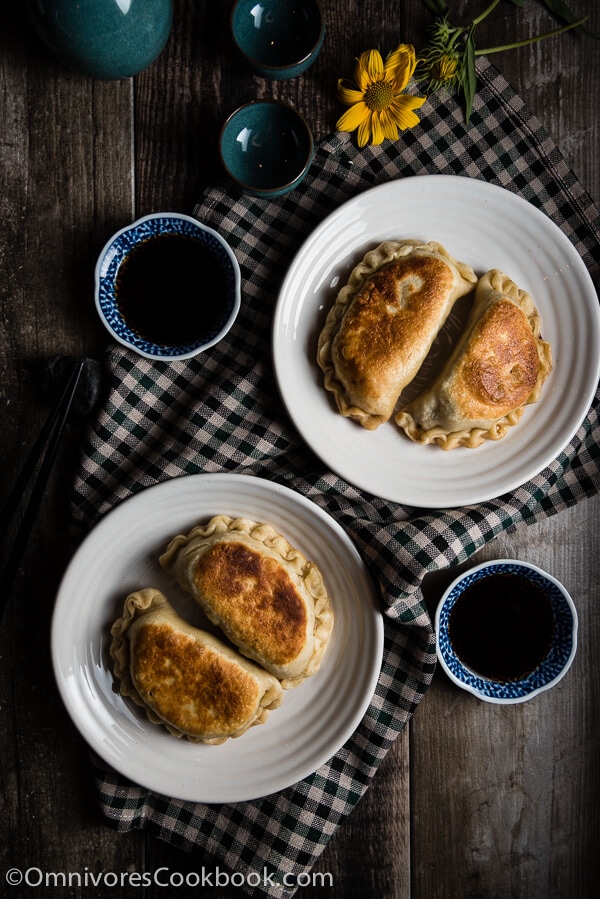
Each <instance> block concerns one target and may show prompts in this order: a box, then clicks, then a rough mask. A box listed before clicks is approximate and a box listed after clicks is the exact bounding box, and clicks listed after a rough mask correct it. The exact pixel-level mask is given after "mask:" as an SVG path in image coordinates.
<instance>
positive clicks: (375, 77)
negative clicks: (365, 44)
mask: <svg viewBox="0 0 600 899" xmlns="http://www.w3.org/2000/svg"><path fill="white" fill-rule="evenodd" d="M383 73H384V65H383V59H382V57H381V53H380V52H379V50H365V52H364V53H361V55H360V56H359V58H358V60H357V63H356V69H355V71H354V78H355V80H356V83H357V84H358V86H359V88H360V89H361V91H366V89H367V88H368V87H369V85H370V84H372V83H373V82H374V81H380V80H381V79H382V78H383Z"/></svg>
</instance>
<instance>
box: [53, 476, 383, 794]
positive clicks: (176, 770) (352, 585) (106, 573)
mask: <svg viewBox="0 0 600 899" xmlns="http://www.w3.org/2000/svg"><path fill="white" fill-rule="evenodd" d="M221 513H222V514H225V515H231V516H232V517H238V516H246V517H248V518H253V519H254V520H257V521H266V522H268V523H270V524H272V525H273V526H274V527H275V528H276V529H277V530H279V531H280V532H281V533H282V534H283V535H284V536H285V537H287V539H288V540H289V541H290V542H291V543H292V544H293V545H295V546H297V547H298V549H300V550H301V551H302V552H303V553H304V554H305V555H306V556H307V557H308V558H310V559H312V560H313V561H314V562H315V563H316V564H317V565H318V566H319V568H320V569H321V572H322V574H323V577H324V579H325V582H326V586H327V589H328V591H329V593H330V596H331V600H332V604H333V608H334V614H335V624H334V630H333V634H332V638H331V643H330V645H329V646H328V648H327V654H326V656H325V658H324V660H323V664H322V666H321V669H320V671H319V672H318V673H317V674H315V675H314V676H313V677H312V678H310V679H309V680H307V681H306V682H305V683H304V684H301V685H300V686H299V687H296V688H295V689H294V690H290V691H287V692H286V694H285V696H284V700H283V703H282V705H281V706H280V707H279V708H278V709H276V710H275V711H274V712H273V713H272V714H271V715H270V716H269V719H268V721H267V722H266V724H263V725H258V726H256V727H253V728H251V729H250V730H249V731H248V732H247V733H246V734H244V735H243V736H242V737H240V738H238V739H235V740H228V741H227V742H226V743H223V744H222V745H220V746H205V745H197V744H193V743H190V742H189V741H187V740H183V739H182V740H179V739H177V738H176V737H173V736H171V735H170V734H169V733H167V731H166V730H165V729H164V728H162V727H160V726H159V725H154V724H150V722H149V721H148V720H147V718H146V716H145V715H144V713H143V712H142V711H141V710H140V709H139V708H137V706H135V705H134V704H133V703H130V702H129V700H125V699H123V697H121V696H120V695H119V694H118V693H116V692H115V691H114V689H113V678H112V675H111V665H110V657H109V653H108V650H109V646H110V639H111V638H110V627H111V625H112V623H113V622H114V621H115V619H116V618H118V617H119V615H120V614H121V611H122V608H123V601H124V599H125V597H126V596H127V594H128V593H129V592H131V591H132V590H136V589H138V588H141V587H144V586H155V587H158V588H159V589H162V590H163V591H164V592H165V593H166V595H167V596H168V597H169V599H170V600H171V601H172V602H173V605H174V606H175V607H176V608H177V609H178V611H179V612H180V614H182V615H184V616H186V617H187V618H188V620H190V621H192V622H194V614H196V615H197V612H196V613H195V609H194V608H193V602H192V601H190V600H189V599H188V598H187V597H185V595H184V594H183V592H181V591H180V590H179V589H178V588H177V587H176V586H174V584H173V583H172V582H171V580H170V578H169V577H168V576H167V575H166V574H165V572H164V571H163V570H162V569H161V568H160V566H159V564H158V561H157V558H158V555H159V554H160V552H162V551H163V550H164V548H165V547H166V545H167V543H168V541H169V540H170V538H171V537H172V536H174V535H175V534H177V533H180V532H183V533H186V532H187V531H188V530H190V529H191V528H192V527H193V526H194V525H195V524H199V523H201V522H203V521H206V520H207V519H208V518H210V517H211V516H213V515H217V514H221ZM382 653H383V621H382V618H381V614H380V613H379V611H378V610H377V599H376V593H375V589H374V586H373V582H372V581H371V579H370V577H369V574H368V572H367V570H366V568H365V566H364V563H363V562H362V560H361V557H360V555H359V554H358V551H357V550H356V548H355V546H354V544H353V543H352V542H351V540H350V539H349V537H348V536H347V535H346V533H345V531H344V530H343V529H342V528H341V527H340V526H339V525H338V524H337V523H336V522H335V521H334V520H333V519H332V518H330V517H329V516H328V515H327V514H326V513H325V512H323V511H322V510H321V509H320V508H319V507H318V506H315V505H314V503H312V502H310V501H309V500H307V499H305V498H304V497H302V496H300V495H299V494H296V493H294V492H293V491H292V490H290V489H288V488H286V487H281V486H279V485H277V484H274V483H271V482H269V481H265V480H262V479H261V478H254V477H248V476H245V475H235V474H206V475H192V476H189V477H180V478H177V479H175V480H172V481H167V482H165V483H164V484H159V485H157V486H155V487H151V488H149V489H147V490H144V491H143V492H142V493H139V494H137V495H136V496H134V497H132V498H130V499H128V500H126V501H125V502H123V503H122V504H121V505H119V506H117V507H116V509H114V510H113V511H112V512H110V513H109V514H108V515H107V516H106V517H105V518H103V519H102V520H101V521H100V522H99V524H98V525H97V526H96V527H95V528H94V530H93V531H92V532H91V533H90V535H89V537H88V538H87V539H86V540H85V541H84V543H83V544H82V545H81V547H80V548H79V550H78V551H77V553H76V554H75V556H74V557H73V559H72V561H71V564H70V565H69V567H68V569H67V572H66V574H65V576H64V578H63V581H62V583H61V586H60V589H59V593H58V597H57V600H56V606H55V611H54V617H53V622H52V658H53V665H54V672H55V675H56V679H57V683H58V687H59V690H60V693H61V695H62V698H63V701H64V703H65V705H66V707H67V710H68V712H69V713H70V715H71V717H72V718H73V721H74V722H75V724H76V726H77V727H78V729H79V730H80V732H81V734H82V735H83V737H84V738H85V739H86V740H87V742H88V743H89V745H90V746H91V747H92V748H93V749H94V750H95V751H96V752H97V753H98V755H100V756H101V758H103V759H104V760H105V761H106V762H107V763H108V764H109V765H111V766H112V767H113V768H115V769H116V770H117V771H119V772H120V773H121V774H123V775H125V776H126V777H128V778H130V779H131V780H132V781H134V782H136V783H138V784H141V785H142V786H144V787H147V788H149V789H151V790H154V791H156V792H158V793H162V794H164V795H166V796H172V797H174V798H178V799H185V800H190V801H197V802H238V801H242V800H246V799H253V798H256V797H259V796H264V795H267V794H269V793H274V792H276V791H277V790H281V789H283V788H284V787H287V786H290V785H291V784H293V783H296V782H297V781H299V780H301V779H302V778H304V777H307V776H308V775H309V774H311V773H312V772H313V771H316V770H317V768H319V767H320V766H321V765H322V764H323V763H324V762H326V761H327V759H329V758H330V757H331V756H333V755H334V754H335V753H336V752H337V751H338V749H339V748H340V747H341V746H342V745H343V744H344V743H345V742H346V740H347V739H348V738H349V737H350V736H351V735H352V733H353V732H354V730H355V729H356V727H357V726H358V724H359V723H360V721H361V719H362V717H363V715H364V713H365V712H366V710H367V707H368V705H369V702H370V700H371V697H372V695H373V691H374V689H375V685H376V683H377V679H378V676H379V671H380V668H381V660H382Z"/></svg>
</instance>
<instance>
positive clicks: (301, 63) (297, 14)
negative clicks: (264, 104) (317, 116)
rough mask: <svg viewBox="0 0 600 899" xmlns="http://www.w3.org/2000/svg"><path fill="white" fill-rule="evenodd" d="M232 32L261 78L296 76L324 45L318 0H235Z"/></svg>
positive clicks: (235, 41) (248, 61)
mask: <svg viewBox="0 0 600 899" xmlns="http://www.w3.org/2000/svg"><path fill="white" fill-rule="evenodd" d="M231 34H232V37H233V41H234V43H235V45H236V46H237V48H238V50H239V51H240V53H241V54H242V56H243V57H244V58H245V60H246V62H247V63H248V65H249V66H250V68H251V69H252V70H253V71H254V72H255V73H256V74H257V75H260V76H261V77H262V78H270V79H272V80H274V81H281V80H284V79H287V78H295V77H296V76H298V75H302V73H303V72H306V70H307V69H308V68H309V67H310V66H311V65H312V64H313V62H314V61H315V59H316V58H317V56H318V55H319V53H320V51H321V47H322V46H323V40H324V38H325V24H324V20H323V11H322V9H321V3H320V0H237V2H236V3H234V5H233V9H232V11H231Z"/></svg>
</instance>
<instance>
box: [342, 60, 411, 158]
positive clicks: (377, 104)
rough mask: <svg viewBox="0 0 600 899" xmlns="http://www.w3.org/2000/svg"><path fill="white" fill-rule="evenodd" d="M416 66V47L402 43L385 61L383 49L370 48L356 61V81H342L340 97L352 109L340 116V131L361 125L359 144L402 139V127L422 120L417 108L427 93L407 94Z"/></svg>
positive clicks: (359, 127)
mask: <svg viewBox="0 0 600 899" xmlns="http://www.w3.org/2000/svg"><path fill="white" fill-rule="evenodd" d="M415 66H416V57H415V49H414V47H412V46H411V45H410V44H400V46H399V47H397V48H396V49H395V50H394V51H393V52H392V53H390V54H389V56H388V57H387V59H386V61H385V63H384V61H383V58H382V56H381V53H380V52H379V50H367V51H365V52H364V53H362V54H361V55H360V56H359V58H358V59H357V61H356V66H355V69H354V81H353V82H352V81H351V82H349V81H345V80H344V79H343V78H340V80H339V81H338V98H339V99H340V100H341V101H342V103H344V104H345V105H346V106H349V107H350V109H348V110H346V112H345V113H344V114H343V116H341V118H340V119H339V120H338V122H337V125H336V128H337V129H338V130H339V131H355V130H356V129H357V128H358V145H359V147H364V146H366V144H368V143H371V144H380V143H382V142H383V140H384V138H386V137H387V138H389V139H390V140H398V128H400V129H401V130H404V129H405V128H413V127H414V126H415V125H418V124H419V119H418V117H417V115H416V114H415V112H414V110H415V109H418V108H419V107H420V106H422V105H423V103H424V102H425V99H426V98H425V97H412V96H410V95H408V94H404V93H403V91H404V89H405V88H406V86H407V84H408V82H409V81H410V79H411V78H412V75H413V72H414V70H415Z"/></svg>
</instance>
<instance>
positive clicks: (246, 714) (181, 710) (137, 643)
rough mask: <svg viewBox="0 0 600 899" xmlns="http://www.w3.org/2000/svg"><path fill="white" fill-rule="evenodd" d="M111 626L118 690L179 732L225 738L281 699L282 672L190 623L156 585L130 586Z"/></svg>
mask: <svg viewBox="0 0 600 899" xmlns="http://www.w3.org/2000/svg"><path fill="white" fill-rule="evenodd" d="M111 633H112V636H113V640H112V644H111V649H110V652H111V656H112V658H113V660H114V672H115V676H116V678H117V679H118V681H119V683H120V691H121V694H122V695H123V696H129V697H131V699H133V700H134V702H136V703H137V705H139V706H141V707H142V708H143V709H145V711H146V714H147V716H148V718H149V719H150V720H151V721H152V722H154V723H155V724H159V723H160V724H163V725H164V726H165V727H166V728H167V730H168V731H169V732H170V733H172V734H174V735H175V736H178V737H182V736H185V737H187V738H188V739H189V740H191V741H192V742H196V743H215V744H216V743H224V742H225V740H226V739H227V738H228V737H239V736H241V734H243V733H245V732H246V731H247V730H248V728H249V727H251V726H252V725H254V724H262V723H263V722H264V721H265V720H266V719H267V716H268V714H269V711H270V710H271V709H274V708H277V706H278V705H280V704H281V698H282V695H283V690H282V687H281V684H280V683H279V681H278V680H277V678H275V677H273V676H272V675H271V674H268V672H266V671H264V670H263V669H262V668H260V667H259V666H258V665H254V664H253V663H252V662H250V661H248V659H245V658H243V657H242V656H241V655H240V654H239V653H238V652H236V651H235V650H234V649H232V648H231V647H229V646H227V645H226V644H225V643H223V642H222V641H221V640H218V639H216V637H213V636H212V634H209V633H207V632H206V631H203V630H200V629H199V628H196V627H193V626H192V625H190V624H188V623H187V622H186V621H184V620H183V619H182V618H181V617H180V616H179V615H178V614H177V612H176V611H175V609H174V608H173V607H172V606H171V604H170V603H169V601H168V600H167V598H166V597H165V596H164V595H163V594H162V593H161V592H160V591H159V590H155V589H153V588H146V589H144V590H139V591H137V592H136V593H131V594H130V595H129V596H128V597H127V599H126V600H125V605H124V609H123V615H122V616H121V618H119V619H118V620H117V621H116V622H115V623H114V625H113V627H112V629H111Z"/></svg>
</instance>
